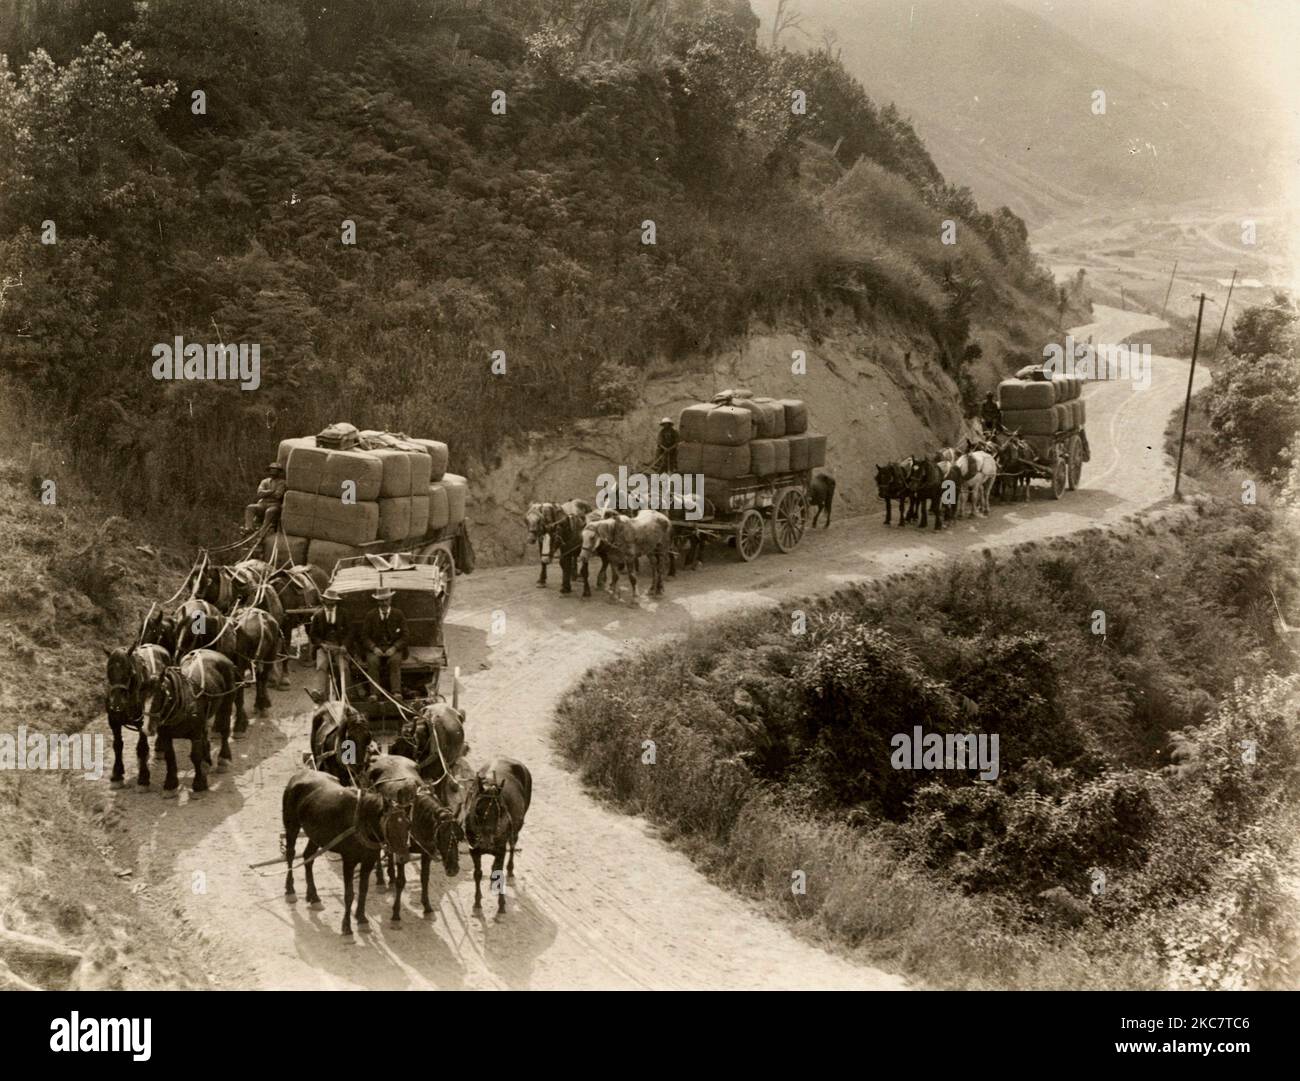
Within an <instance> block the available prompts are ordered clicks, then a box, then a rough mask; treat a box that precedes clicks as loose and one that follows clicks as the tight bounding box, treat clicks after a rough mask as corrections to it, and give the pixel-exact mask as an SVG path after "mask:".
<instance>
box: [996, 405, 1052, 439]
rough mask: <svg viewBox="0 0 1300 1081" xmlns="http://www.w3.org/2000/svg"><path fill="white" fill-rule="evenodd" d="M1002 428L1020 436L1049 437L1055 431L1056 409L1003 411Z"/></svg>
mask: <svg viewBox="0 0 1300 1081" xmlns="http://www.w3.org/2000/svg"><path fill="white" fill-rule="evenodd" d="M1002 426H1003V427H1004V428H1006V429H1007V430H1008V431H1012V432H1019V433H1020V434H1021V435H1051V434H1052V433H1053V432H1055V431H1056V407H1055V406H1053V407H1052V408H1051V409H1011V410H1004V411H1003V413H1002Z"/></svg>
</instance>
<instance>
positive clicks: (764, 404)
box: [736, 398, 785, 439]
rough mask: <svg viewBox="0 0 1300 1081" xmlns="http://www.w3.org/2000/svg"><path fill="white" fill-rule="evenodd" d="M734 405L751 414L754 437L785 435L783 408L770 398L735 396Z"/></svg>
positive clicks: (768, 437) (769, 437)
mask: <svg viewBox="0 0 1300 1081" xmlns="http://www.w3.org/2000/svg"><path fill="white" fill-rule="evenodd" d="M736 405H737V406H738V407H739V408H741V409H748V410H749V411H750V413H752V414H753V417H754V419H753V425H754V434H753V438H754V439H776V438H778V437H779V436H783V435H785V410H784V409H783V408H781V406H780V404H779V403H777V402H775V401H773V400H772V399H771V398H737V399H736Z"/></svg>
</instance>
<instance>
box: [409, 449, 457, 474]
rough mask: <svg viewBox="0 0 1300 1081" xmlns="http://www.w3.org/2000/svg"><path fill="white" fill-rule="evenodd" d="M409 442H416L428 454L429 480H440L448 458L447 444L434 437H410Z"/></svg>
mask: <svg viewBox="0 0 1300 1081" xmlns="http://www.w3.org/2000/svg"><path fill="white" fill-rule="evenodd" d="M411 442H412V443H418V444H419V445H420V446H421V447H423V448H424V450H425V453H426V454H428V456H429V466H430V472H429V480H431V481H433V480H442V475H443V474H444V473H446V472H447V462H448V459H449V455H448V451H447V444H446V443H440V442H438V440H436V439H412V440H411Z"/></svg>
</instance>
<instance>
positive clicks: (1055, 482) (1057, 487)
mask: <svg viewBox="0 0 1300 1081" xmlns="http://www.w3.org/2000/svg"><path fill="white" fill-rule="evenodd" d="M1069 477H1070V467H1069V466H1068V465H1067V464H1066V461H1065V456H1064V455H1063V454H1057V453H1055V452H1054V453H1053V454H1052V498H1053V499H1060V498H1061V496H1062V495H1064V494H1065V486H1066V484H1067V483H1068V481H1069Z"/></svg>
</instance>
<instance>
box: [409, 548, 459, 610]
mask: <svg viewBox="0 0 1300 1081" xmlns="http://www.w3.org/2000/svg"><path fill="white" fill-rule="evenodd" d="M417 554H418V555H422V556H431V557H432V558H433V562H434V565H435V566H437V567H438V568H439V569H440V570H441V571H442V573H443V574H445V575H446V576H447V592H446V593H444V594H443V596H442V606H443V608H444V609H445V608H446V607H447V605H448V604H450V603H451V591H452V588H453V586H455V584H456V562H455V560H453V559H452V558H451V553H450V552H449V551H447V549H446V548H439V547H437V546H436V545H435V546H431V547H429V548H425V549H424V550H423V551H421V552H419V553H417Z"/></svg>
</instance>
